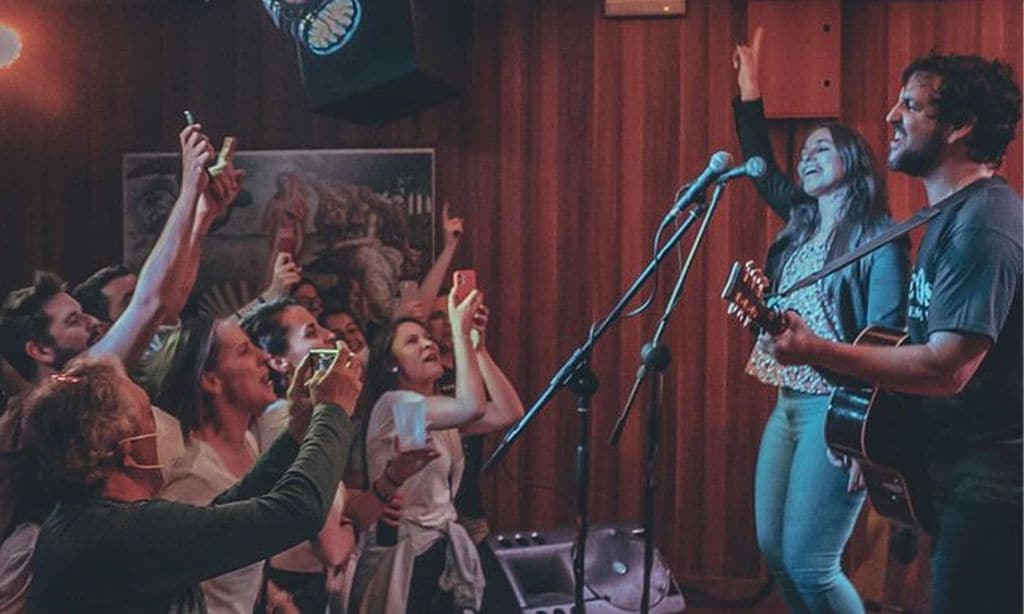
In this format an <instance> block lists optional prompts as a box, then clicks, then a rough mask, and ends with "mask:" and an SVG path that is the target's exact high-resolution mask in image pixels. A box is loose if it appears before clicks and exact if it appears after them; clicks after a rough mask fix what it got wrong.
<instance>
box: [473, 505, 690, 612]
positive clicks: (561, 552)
mask: <svg viewBox="0 0 1024 614" xmlns="http://www.w3.org/2000/svg"><path fill="white" fill-rule="evenodd" d="M575 539H576V529H575V528H560V529H545V530H522V531H510V532H509V531H506V532H503V533H495V534H491V535H490V536H489V537H488V538H487V541H488V546H489V547H490V548H491V550H492V551H493V552H494V556H495V558H496V559H497V561H498V566H499V567H500V568H501V572H502V574H503V575H504V578H505V580H507V582H508V588H509V589H510V590H509V591H506V592H505V593H506V594H508V595H510V597H508V598H506V599H504V600H505V601H510V602H514V604H510V606H511V607H509V608H508V609H507V610H506V609H504V608H502V613H504V612H506V611H508V612H524V613H528V614H569V613H570V612H571V611H573V603H574V598H573V597H574V592H573V586H574V585H573V574H572V562H573V544H574V542H575ZM585 568H586V577H585V580H586V583H585V584H586V585H585V589H584V601H585V605H586V609H587V613H588V614H622V613H624V612H639V611H640V599H641V596H642V592H643V574H644V539H643V529H636V528H635V527H634V526H632V525H627V524H608V525H598V526H594V527H591V530H590V534H589V536H588V537H587V551H586V567H585ZM650 605H651V608H650V611H651V612H652V613H655V614H669V613H675V612H682V611H683V610H685V609H686V601H685V599H684V598H683V594H682V592H680V590H679V585H678V584H676V582H675V580H674V579H673V578H672V574H671V572H670V571H669V569H668V567H667V566H666V565H665V561H664V560H663V559H662V558H661V554H660V553H659V552H658V551H657V549H655V552H654V566H653V569H652V572H651V600H650Z"/></svg>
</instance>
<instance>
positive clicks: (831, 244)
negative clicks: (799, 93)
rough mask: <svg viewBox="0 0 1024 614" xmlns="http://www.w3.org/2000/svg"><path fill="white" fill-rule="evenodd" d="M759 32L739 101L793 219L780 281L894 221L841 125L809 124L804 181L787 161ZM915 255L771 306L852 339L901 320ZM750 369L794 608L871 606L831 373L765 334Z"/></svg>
mask: <svg viewBox="0 0 1024 614" xmlns="http://www.w3.org/2000/svg"><path fill="white" fill-rule="evenodd" d="M761 38H762V31H761V29H760V28H758V30H757V32H756V33H755V35H754V40H753V42H752V44H751V45H750V46H749V47H748V46H745V45H740V46H738V47H737V48H736V53H735V55H734V59H733V62H734V64H735V67H736V69H737V71H738V74H737V81H738V83H739V86H740V97H739V98H738V99H737V100H736V101H735V103H734V106H733V109H734V112H735V117H736V131H737V133H738V135H739V139H740V145H741V147H742V149H743V155H744V157H746V158H749V157H751V156H755V155H756V156H762V157H763V158H764V159H765V160H766V161H767V162H768V170H767V172H766V173H765V175H764V176H763V177H761V178H760V179H758V180H757V181H756V182H755V185H756V186H757V189H758V192H759V193H760V195H761V197H762V198H763V199H764V200H765V202H766V203H767V204H768V205H769V206H770V207H771V209H772V211H773V212H775V213H776V214H777V215H778V216H779V217H780V218H782V220H783V221H784V222H785V225H784V226H783V228H782V230H781V231H780V232H779V234H778V236H777V237H776V240H775V242H774V243H772V245H771V247H770V248H769V250H768V256H767V260H766V265H765V269H766V271H767V273H768V276H769V278H770V279H771V280H772V281H773V290H776V291H778V290H783V289H785V288H787V287H789V286H790V285H792V284H793V283H794V282H796V281H797V280H799V279H801V278H803V277H805V276H806V275H809V274H811V273H814V272H816V271H818V270H820V269H821V268H822V266H823V265H824V264H825V263H826V262H828V261H830V260H833V259H835V258H836V257H838V256H841V255H842V254H845V253H849V252H850V251H852V250H854V249H855V248H856V247H857V246H858V245H860V244H862V243H864V242H866V241H868V240H869V239H871V238H872V237H874V236H876V235H878V234H879V233H880V232H882V231H883V230H884V229H885V228H886V227H887V226H889V225H890V224H891V221H890V219H889V215H888V213H889V208H888V203H887V202H886V198H885V186H884V179H883V177H882V175H881V173H879V171H878V168H877V164H876V163H875V160H874V158H873V156H872V155H871V151H870V148H869V147H868V145H867V143H866V142H865V140H864V139H863V137H861V136H860V135H858V134H857V133H855V132H854V131H853V130H851V129H850V128H849V127H847V126H845V125H843V124H840V123H836V122H827V123H824V124H820V125H818V126H817V127H815V129H814V130H812V131H811V133H810V134H809V135H808V137H807V140H806V142H805V143H804V147H803V150H802V151H801V153H800V160H799V162H798V164H797V174H798V176H799V179H800V184H799V185H797V184H795V183H793V182H792V181H791V180H790V179H789V178H787V177H786V176H785V175H784V174H783V173H782V172H781V171H780V170H779V168H778V166H777V165H776V164H775V161H774V157H773V156H772V150H771V143H770V142H769V140H768V128H767V124H766V122H765V118H764V107H763V105H762V102H761V92H760V87H759V84H758V66H757V64H758V60H759V55H760V44H761ZM907 260H908V259H907V247H906V243H897V242H894V243H890V244H889V245H886V246H885V247H883V248H881V249H879V250H877V251H876V252H874V253H872V254H871V255H869V256H867V257H865V258H862V259H861V260H859V261H858V262H856V263H855V264H852V265H850V266H848V267H846V268H844V269H840V270H839V271H837V272H836V273H833V274H832V275H830V276H828V277H826V278H825V279H823V280H821V281H819V282H818V283H817V284H814V285H812V286H809V287H808V288H805V289H803V290H799V291H797V292H793V293H792V294H791V295H789V296H787V297H785V298H784V299H781V300H779V301H778V302H775V303H773V305H772V306H773V307H775V308H778V309H783V310H784V309H794V310H796V311H798V312H799V313H800V314H801V315H803V316H804V317H805V319H806V320H807V321H808V323H809V325H810V326H811V327H812V328H814V329H815V331H816V332H817V333H818V334H820V335H821V336H822V337H825V338H829V339H833V340H836V341H845V342H850V341H852V340H853V339H854V338H855V337H856V336H857V334H858V333H859V332H860V330H861V329H863V328H864V327H866V326H867V325H869V324H885V325H888V326H891V327H899V326H902V325H903V318H904V311H905V306H906V287H907V286H906V283H907V282H906V280H907ZM747 373H748V374H750V375H753V376H754V377H756V378H757V379H759V380H760V381H761V382H762V383H765V384H768V385H771V386H775V387H776V388H777V389H778V402H777V404H776V406H775V408H774V409H773V410H772V413H771V415H770V416H769V418H768V421H767V423H766V424H765V429H764V433H763V435H762V437H761V444H760V448H759V450H758V457H757V468H756V471H755V477H754V519H755V524H756V528H757V541H758V546H759V548H760V549H761V553H762V554H763V555H764V558H765V560H766V562H767V563H768V566H769V568H770V569H771V571H772V573H773V574H774V576H775V577H776V578H777V580H778V582H779V585H780V587H781V589H782V592H783V595H784V596H785V598H786V602H787V604H788V605H789V607H790V609H791V610H792V611H793V612H814V613H817V612H821V613H826V612H827V613H838V614H861V613H862V612H864V606H863V605H862V604H861V601H860V598H859V597H858V595H857V591H856V590H855V589H854V587H853V585H852V584H851V583H850V581H849V579H848V578H847V577H846V576H845V575H844V574H843V572H842V567H841V565H840V557H841V556H842V552H843V548H844V547H845V545H846V542H847V540H848V539H849V537H850V534H851V532H852V531H853V527H854V524H855V523H856V520H857V516H858V515H859V513H860V509H861V507H862V505H863V502H864V493H863V484H862V483H861V480H860V471H859V467H857V466H856V465H855V464H853V465H851V464H850V463H843V462H834V463H830V462H829V460H828V457H827V452H826V446H825V439H824V425H825V418H826V416H827V413H828V405H829V397H830V393H831V392H832V390H833V389H834V383H833V382H832V381H830V380H829V379H828V378H827V377H826V376H825V375H824V374H822V373H821V372H819V371H816V370H814V369H812V368H810V367H808V366H806V365H796V366H784V365H781V364H779V363H778V362H777V361H775V359H774V358H773V357H772V356H771V355H770V353H769V352H767V351H766V350H765V348H764V347H763V346H762V343H761V342H760V341H759V343H758V344H757V345H756V346H755V347H754V350H753V352H752V354H751V357H750V362H749V363H748V365H747ZM834 460H838V459H834ZM844 465H845V466H844ZM847 471H849V474H847Z"/></svg>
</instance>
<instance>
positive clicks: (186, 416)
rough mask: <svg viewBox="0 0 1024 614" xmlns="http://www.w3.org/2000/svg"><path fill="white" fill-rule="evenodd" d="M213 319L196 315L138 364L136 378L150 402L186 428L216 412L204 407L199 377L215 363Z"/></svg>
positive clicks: (212, 417)
mask: <svg viewBox="0 0 1024 614" xmlns="http://www.w3.org/2000/svg"><path fill="white" fill-rule="evenodd" d="M216 329H217V321H216V320H212V319H210V318H206V317H200V318H197V319H195V320H191V321H189V322H188V323H186V324H184V325H183V326H182V327H181V328H180V329H178V330H176V331H174V332H172V333H171V334H170V335H168V336H167V339H166V340H165V341H164V343H163V344H162V345H161V346H160V349H159V350H157V351H156V352H154V353H153V354H152V355H151V356H149V357H148V358H147V359H146V360H145V361H144V362H143V363H142V365H141V367H140V373H139V377H138V379H139V381H140V383H141V385H142V387H143V388H145V389H146V391H147V392H148V393H149V396H150V398H151V399H152V400H153V404H154V405H156V406H157V407H159V408H160V409H163V410H164V411H166V412H169V413H170V414H171V415H173V416H174V417H175V418H177V419H178V421H179V422H181V430H182V431H183V433H184V435H185V436H186V437H187V436H188V434H189V432H190V431H192V430H193V429H195V428H198V427H199V425H201V424H207V423H210V422H215V421H216V420H217V416H216V415H215V414H214V413H213V412H210V411H208V410H207V409H206V403H205V402H204V398H203V393H202V390H201V389H200V387H199V378H200V377H201V376H202V374H203V372H205V371H207V370H208V369H210V368H211V367H212V366H213V365H215V364H216V363H217V349H218V347H217V339H216V336H217V335H216Z"/></svg>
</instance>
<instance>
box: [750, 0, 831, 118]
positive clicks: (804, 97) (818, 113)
mask: <svg viewBox="0 0 1024 614" xmlns="http://www.w3.org/2000/svg"><path fill="white" fill-rule="evenodd" d="M840 4H841V3H840V0H751V2H750V3H749V5H748V6H749V12H748V25H747V27H748V32H749V35H748V36H749V37H748V39H747V40H748V41H751V40H752V39H753V34H754V29H755V28H757V27H758V26H763V27H764V28H765V44H764V46H763V48H762V52H761V64H760V69H761V89H762V91H763V92H764V94H765V106H764V112H765V116H767V117H773V118H788V117H792V118H799V117H838V116H839V115H840V102H841V93H842V81H841V79H840V65H841V59H842V58H841V55H842V54H841V52H840V50H841V42H842V29H843V28H842V19H840V15H841V6H840ZM797 67H799V70H795V69H796V68H797Z"/></svg>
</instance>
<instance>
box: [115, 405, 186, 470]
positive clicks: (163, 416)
mask: <svg viewBox="0 0 1024 614" xmlns="http://www.w3.org/2000/svg"><path fill="white" fill-rule="evenodd" d="M151 408H152V410H153V419H154V421H155V422H156V431H155V432H153V433H146V434H144V435H134V436H132V437H125V438H124V439H122V440H121V443H123V442H126V441H139V440H141V439H149V438H151V437H154V438H156V460H157V462H156V463H154V464H151V465H139V464H137V465H135V468H136V469H152V470H159V471H160V475H161V476H162V477H163V479H164V483H165V484H166V483H167V480H168V477H169V474H170V468H171V467H173V466H174V463H175V462H176V461H178V460H179V459H181V458H183V457H184V456H185V438H184V437H183V436H182V434H181V423H180V422H178V419H177V418H175V417H174V416H172V415H171V414H169V413H167V412H165V411H164V410H162V409H160V408H159V407H157V406H156V405H152V406H151Z"/></svg>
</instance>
